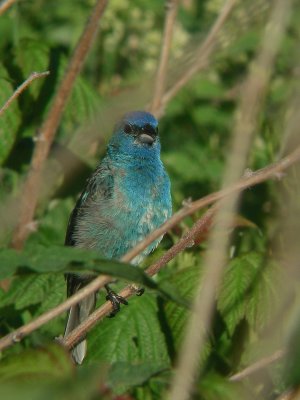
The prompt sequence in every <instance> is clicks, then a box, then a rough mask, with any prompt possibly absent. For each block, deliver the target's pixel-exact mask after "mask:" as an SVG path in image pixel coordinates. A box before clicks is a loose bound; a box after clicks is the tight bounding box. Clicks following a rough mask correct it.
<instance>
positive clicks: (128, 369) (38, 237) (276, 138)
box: [0, 0, 300, 400]
mask: <svg viewBox="0 0 300 400" xmlns="http://www.w3.org/2000/svg"><path fill="white" fill-rule="evenodd" d="M221 3H222V2H220V1H218V0H205V1H201V2H200V1H197V0H192V1H186V2H182V5H181V7H180V10H179V15H178V21H177V26H176V30H175V34H174V40H173V42H174V43H173V48H172V56H171V59H170V71H171V72H170V74H169V77H168V78H169V81H168V85H169V87H172V85H174V83H175V82H176V79H177V77H178V74H179V73H181V72H183V71H184V68H185V65H186V64H185V62H186V63H187V64H188V61H189V60H190V59H191V60H192V61H193V62H196V60H195V52H196V47H197V46H198V45H199V42H200V41H201V40H202V39H203V38H204V37H205V35H206V34H207V32H208V30H209V28H210V27H211V25H212V23H213V21H214V20H215V18H216V17H217V15H218V13H219V10H220V5H221ZM252 3H253V4H252ZM93 4H94V1H93V0H89V1H84V2H79V1H77V2H73V1H72V2H71V1H70V0H68V1H64V2H61V4H60V6H59V7H57V6H56V4H54V2H46V1H45V0H36V1H34V2H16V4H15V5H14V6H12V7H11V9H9V10H8V11H6V13H4V14H3V15H1V16H0V20H1V23H0V36H1V38H2V40H1V42H0V54H1V58H0V106H2V104H4V102H5V101H6V100H7V98H8V97H9V96H10V95H11V94H12V93H13V91H14V90H15V89H16V87H17V86H18V85H20V84H21V83H22V82H23V81H24V80H25V79H26V78H27V77H28V76H29V75H30V73H31V72H33V71H44V70H48V69H49V70H50V71H51V74H50V75H49V77H47V78H44V79H41V80H37V81H36V82H34V83H32V85H30V87H29V88H28V89H27V90H26V91H25V92H24V93H22V95H21V96H20V97H18V99H17V100H15V101H14V102H13V103H12V104H11V105H10V107H9V108H8V109H7V110H6V111H5V112H4V114H3V115H1V116H0V165H1V167H0V181H1V185H0V199H1V204H0V207H2V209H3V208H4V209H6V208H7V210H8V211H7V213H13V212H14V211H11V207H10V200H11V199H13V200H17V201H18V199H17V198H16V194H17V193H18V189H19V188H20V184H21V181H22V178H23V177H24V176H25V174H26V172H27V171H28V168H29V165H30V157H31V155H32V150H33V148H34V144H35V136H36V132H37V129H38V128H39V127H40V125H41V122H42V121H43V120H44V119H45V116H46V115H47V111H48V110H49V106H50V104H51V101H52V100H53V97H54V94H55V91H56V89H57V87H58V84H59V81H60V79H61V78H62V76H63V73H64V71H65V68H66V66H67V63H68V60H69V58H70V55H71V54H72V50H73V49H74V46H75V45H76V42H77V40H78V38H79V36H80V33H81V31H82V28H83V26H84V22H85V20H86V18H87V17H88V15H89V13H90V10H91V8H92V6H93ZM268 11H269V8H268V1H263V0H256V1H254V2H251V1H250V0H246V1H240V2H239V5H238V7H237V11H236V13H235V14H233V16H232V17H231V19H229V21H228V24H227V25H226V27H225V28H226V29H224V31H223V34H222V36H221V38H220V45H219V49H218V52H217V55H215V56H214V57H213V59H212V61H211V64H210V65H209V68H207V69H205V70H204V71H203V72H201V74H199V75H196V76H195V77H194V78H193V79H192V81H191V82H190V83H188V84H187V85H186V86H185V87H184V88H183V89H182V90H181V91H180V92H179V94H178V95H177V96H176V97H175V98H174V99H173V100H172V101H171V102H170V103H169V104H168V105H167V108H166V112H165V115H164V116H163V118H162V119H161V121H160V132H161V142H162V158H163V161H164V163H165V165H166V167H167V169H168V172H169V174H170V177H171V182H172V196H173V203H174V209H175V210H178V209H179V208H180V207H181V204H182V201H183V200H184V199H187V198H193V199H197V198H200V197H201V196H204V195H206V194H208V193H210V192H212V191H214V190H218V189H219V187H220V183H221V179H222V173H223V170H224V165H225V161H226V158H227V157H229V156H230V154H228V148H229V139H230V133H231V128H232V125H233V116H234V111H235V108H236V104H237V99H238V93H239V92H240V87H241V86H240V85H241V82H242V80H243V78H244V77H245V74H246V73H247V70H248V66H249V63H250V62H251V60H252V59H253V56H254V54H255V52H256V50H257V48H258V45H259V43H260V39H261V33H262V30H263V28H264V26H265V23H266V18H267V15H268ZM299 12H300V10H299V7H298V6H297V7H295V10H294V13H293V15H292V18H291V22H290V26H289V29H288V32H287V34H286V36H285V38H284V41H283V44H282V47H281V50H280V54H279V56H278V59H277V61H276V65H275V69H274V73H273V75H272V80H271V84H270V87H269V91H268V96H267V99H266V101H265V105H264V109H263V110H261V114H260V120H259V122H258V125H257V136H256V139H255V143H254V146H253V148H252V150H251V154H250V161H249V168H251V169H258V168H261V167H264V166H266V165H267V164H268V163H271V162H273V161H274V160H275V159H276V156H277V154H278V152H279V151H280V149H281V137H282V136H281V134H282V129H283V122H282V121H283V119H284V118H283V117H284V115H285V112H286V110H287V106H286V104H287V102H288V100H289V98H290V96H291V92H292V89H293V87H294V85H295V81H296V78H297V77H298V75H299V71H298V69H297V68H298V65H297V64H296V62H297V61H298V60H297V59H296V57H297V56H296V55H297V50H296V49H298V43H299V34H300V32H299V24H298V23H297V18H299ZM163 20H164V7H163V6H162V2H161V1H159V0H153V1H151V2H149V1H148V2H146V1H144V0H134V1H129V0H115V1H111V2H109V5H108V8H107V10H106V12H105V14H104V16H103V20H102V21H101V28H100V32H99V34H98V35H97V37H96V40H95V44H94V47H93V49H92V51H91V53H90V55H89V58H88V60H87V62H86V64H85V66H84V70H83V71H82V73H81V74H80V76H79V77H78V78H77V80H76V83H75V87H74V89H73V92H72V96H71V99H70V101H69V102H68V104H67V107H66V110H65V112H64V114H63V119H62V122H61V124H60V126H59V131H58V134H57V136H56V139H55V140H56V141H55V144H54V145H53V146H52V150H51V156H50V161H49V164H48V170H49V171H50V172H53V171H55V174H56V175H55V178H53V177H52V175H49V176H50V177H51V180H52V181H51V180H50V178H49V182H48V175H45V178H44V181H45V182H44V183H45V185H44V186H45V188H46V187H47V186H48V183H49V187H50V189H51V190H50V191H49V192H47V191H46V190H45V194H44V193H43V194H42V195H41V201H40V203H39V207H38V210H37V214H36V218H37V221H36V225H37V226H36V230H35V231H34V232H33V233H32V235H31V236H30V237H29V239H28V241H27V243H26V247H25V249H24V250H23V251H22V252H16V251H14V250H12V249H10V248H8V247H7V244H8V243H9V241H10V238H11V230H12V229H11V226H10V227H7V225H6V224H5V223H4V221H3V223H2V225H3V227H2V228H1V229H0V231H1V232H0V237H1V239H3V240H2V243H1V246H2V249H1V250H0V263H1V267H0V280H1V282H0V283H1V286H0V287H1V289H0V332H1V335H5V334H8V333H10V332H12V331H13V330H14V329H16V328H18V327H19V326H21V325H23V324H25V323H27V322H29V321H31V320H33V319H34V318H36V317H37V316H39V315H41V314H42V313H43V312H45V311H47V310H49V309H51V308H52V307H55V306H56V305H58V304H60V303H61V302H62V301H63V300H64V299H65V292H66V290H65V282H64V278H63V274H64V272H70V271H72V272H74V271H75V272H76V271H81V270H88V271H94V272H100V273H105V274H106V273H109V274H110V275H113V276H115V277H118V278H119V282H118V285H120V287H122V286H124V284H126V282H128V281H134V282H136V283H139V284H140V285H142V286H145V287H146V293H145V294H144V295H143V296H142V297H134V298H131V299H130V300H129V305H128V307H122V311H121V313H120V314H119V315H117V316H116V317H115V318H113V319H109V318H106V319H105V320H104V321H102V322H101V323H100V324H98V325H97V326H96V327H95V328H94V329H93V330H92V331H91V332H90V333H89V334H88V356H87V359H86V361H85V365H83V367H80V368H77V369H76V368H75V367H74V365H73V364H72V362H71V361H70V358H69V355H68V354H67V353H66V352H65V351H64V350H63V349H62V348H61V347H60V346H59V345H58V344H53V338H54V337H57V336H59V335H60V334H61V333H62V332H63V330H64V323H65V317H64V316H61V317H59V318H57V319H56V320H53V321H51V322H50V323H48V324H47V325H45V326H43V327H42V328H41V329H40V330H38V331H36V332H34V333H33V334H32V335H30V336H29V337H27V338H26V339H25V340H24V341H22V342H21V343H17V344H16V345H15V346H13V347H11V348H9V349H7V350H5V351H3V353H2V354H1V364H0V397H1V398H9V399H19V398H22V399H27V398H28V399H31V400H32V399H40V398H43V399H47V398H49V399H50V398H51V399H52V398H55V399H56V398H57V399H68V398H70V399H71V398H72V399H94V398H101V399H102V398H103V399H117V398H118V399H121V398H122V399H128V400H130V399H138V400H147V399H154V400H155V399H161V398H164V396H165V394H166V391H167V388H168V385H169V383H170V380H171V376H172V374H173V372H174V363H175V362H176V360H177V357H178V354H179V351H180V345H181V343H182V339H183V337H184V334H185V329H186V322H187V320H188V317H189V315H190V312H191V311H190V310H189V307H188V303H187V300H189V301H191V300H192V299H193V295H194V293H195V290H196V287H197V285H198V283H199V282H201V278H202V275H203V257H202V256H203V253H204V251H205V249H206V243H205V242H204V243H202V244H201V245H196V246H194V247H193V248H190V249H188V250H187V251H185V252H183V253H181V254H179V255H178V256H177V257H176V258H175V259H174V260H172V261H171V262H170V263H169V264H168V265H167V267H166V268H164V270H163V271H161V273H160V274H159V276H158V277H157V278H155V279H150V278H148V277H147V276H146V275H145V273H144V272H143V271H142V269H137V268H135V267H133V266H131V265H128V264H121V263H120V262H117V261H115V260H112V261H108V260H103V259H101V257H100V256H99V255H97V254H94V253H93V252H88V251H84V250H82V249H71V248H65V247H63V242H64V235H65V231H66V226H67V222H68V217H69V214H70V212H71V210H72V207H73V206H74V204H75V201H76V197H77V196H78V193H79V192H80V189H81V188H82V187H83V185H84V182H85V179H86V178H87V176H88V175H89V174H90V172H91V171H92V168H94V167H95V165H96V164H97V162H98V160H99V159H100V158H101V156H102V155H103V152H104V142H105V141H106V138H107V137H108V135H109V134H110V132H111V128H112V123H113V122H114V121H115V119H116V116H115V115H113V117H111V115H110V114H111V113H113V114H114V110H115V109H116V110H119V108H118V107H119V106H116V104H117V103H118V102H120V103H122V102H124V98H125V99H126V106H127V105H131V103H132V104H138V105H139V107H140V108H141V106H140V104H141V103H142V104H144V103H143V102H142V101H141V99H144V98H145V96H146V94H147V93H146V94H145V93H144V92H147V91H148V90H149V88H150V87H151V85H152V80H153V74H154V72H155V69H156V67H157V60H158V57H159V53H160V44H161V36H162V30H163ZM193 57H194V58H193ZM297 74H298V75H297ZM140 88H141V91H143V94H141V93H140V91H139V89H140ZM118 104H119V103H118ZM122 107H123V106H122ZM122 107H121V106H120V108H122ZM110 110H112V111H110ZM98 114H100V116H98ZM295 181H297V179H295V180H294V182H293V184H291V186H289V187H288V188H285V190H286V191H291V192H292V193H294V190H295V189H294V186H293V185H296V184H295ZM298 181H299V179H298ZM50 183H51V184H50ZM278 186H279V185H278V184H277V183H276V182H266V183H263V184H262V185H260V186H259V187H255V188H253V189H251V190H248V191H247V192H246V193H245V194H244V198H243V203H242V204H241V209H240V214H241V215H242V216H243V218H241V217H240V216H237V220H238V219H239V220H240V221H244V222H242V223H237V224H236V225H237V226H236V227H235V229H234V234H233V241H232V249H231V250H232V251H231V254H230V257H229V258H230V260H229V262H228V264H227V266H226V269H225V273H224V277H223V281H222V284H221V286H220V287H219V288H218V296H217V299H216V306H217V307H216V313H215V318H214V321H213V324H212V328H211V332H209V337H208V340H207V343H206V345H205V349H204V352H203V354H201V357H199V359H200V363H201V366H202V371H203V372H202V376H201V378H200V379H199V381H198V382H197V384H196V387H195V393H194V398H195V399H203V400H217V399H241V398H243V399H248V398H249V399H251V398H258V399H259V398H264V399H273V398H274V394H275V393H277V392H280V391H283V390H284V389H285V387H286V386H287V385H288V384H291V380H289V379H285V378H284V377H282V376H281V377H280V379H279V378H278V377H277V378H274V376H275V374H274V371H273V372H272V371H271V373H270V374H271V375H270V376H271V377H270V379H269V380H270V381H271V382H272V384H270V382H269V381H268V384H265V385H264V384H260V381H259V379H258V380H257V381H256V382H254V384H253V385H246V384H243V383H233V382H229V381H228V377H229V376H230V375H232V374H234V373H235V372H237V371H238V370H240V369H241V368H242V367H243V366H244V364H245V360H246V359H247V357H248V353H249V349H259V348H260V344H261V343H263V341H262V337H263V335H264V334H265V332H266V331H267V330H268V329H269V330H270V329H271V327H272V323H274V319H275V320H276V317H277V318H278V315H277V314H276V313H277V312H278V308H277V305H278V303H279V298H278V297H280V296H278V293H279V292H280V293H282V292H281V289H280V282H282V281H286V279H287V278H286V275H285V272H284V271H283V268H282V265H284V263H283V262H282V263H281V262H278V261H274V260H272V258H271V257H270V253H272V250H271V248H272V240H273V236H275V234H274V232H276V233H278V231H276V229H278V228H277V225H276V224H277V222H276V220H275V218H274V210H275V209H276V207H277V206H278V204H279V203H280V201H281V200H280V197H279V196H278ZM199 215H200V213H197V214H196V216H195V217H194V216H193V217H191V218H189V219H187V220H185V221H184V222H182V223H180V224H179V225H178V226H177V227H176V228H175V229H174V230H173V231H172V232H170V233H169V234H168V235H166V237H165V239H164V241H163V242H162V245H161V246H160V248H159V249H158V250H157V253H155V254H154V256H150V257H149V260H146V264H147V265H149V264H150V259H151V260H152V259H153V258H157V256H158V254H160V253H162V252H163V250H165V249H166V248H167V247H169V246H170V245H172V244H173V243H174V242H176V241H177V240H178V239H179V236H181V234H182V233H184V232H185V231H186V230H187V228H188V227H189V226H190V225H191V223H192V222H193V218H196V217H198V216H199ZM223 234H227V233H223ZM278 236H279V239H278V242H280V240H281V237H280V234H278ZM228 256H229V255H228ZM281 261H282V260H281ZM7 279H9V287H7ZM288 282H290V281H288ZM295 287H296V288H297V282H293V283H291V286H290V290H291V291H293V290H295ZM103 301H104V296H103V295H102V293H101V294H100V296H99V301H98V303H99V304H101V303H102V302H103ZM284 317H285V316H284ZM280 318H283V317H280ZM287 319H288V318H287ZM297 332H298V331H297ZM247 349H248V350H247ZM247 351H248V352H247ZM254 353H255V352H254ZM298 353H299V351H298V352H297V353H296V354H298ZM255 354H256V353H255ZM257 354H258V355H257V358H259V355H260V354H261V353H260V352H258V351H257ZM248 358H249V357H248ZM294 364H295V365H296V366H297V365H298V364H297V360H295V361H294ZM296 369H297V368H294V369H293V377H294V375H295V379H294V380H293V382H292V383H293V384H294V382H296V383H299V382H298V381H299V379H298V375H297V374H296ZM272 374H273V375H272ZM283 375H284V374H283ZM36 382H38V384H37V385H36ZM15 383H18V385H15ZM33 383H34V384H33ZM19 384H20V385H19ZM270 387H271V389H270ZM83 388H84V390H83ZM51 396H52V397H51ZM116 396H123V397H116Z"/></svg>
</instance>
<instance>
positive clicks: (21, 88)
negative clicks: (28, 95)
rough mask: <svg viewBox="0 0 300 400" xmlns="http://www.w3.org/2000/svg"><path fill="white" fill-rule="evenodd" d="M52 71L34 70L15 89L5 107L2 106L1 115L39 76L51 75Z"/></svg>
mask: <svg viewBox="0 0 300 400" xmlns="http://www.w3.org/2000/svg"><path fill="white" fill-rule="evenodd" d="M49 74H50V71H45V72H32V73H31V74H30V76H29V77H28V78H27V79H26V81H24V82H23V83H22V84H21V85H20V86H19V87H17V89H16V90H15V91H14V93H13V94H12V95H11V96H10V98H9V99H8V100H7V101H6V103H5V104H4V105H3V107H1V108H0V117H1V115H2V114H3V113H4V111H5V110H7V109H8V107H9V106H10V104H11V103H12V102H13V101H14V100H15V99H16V98H17V97H18V96H20V94H21V93H22V92H24V90H25V89H26V88H27V87H28V86H29V85H30V84H31V83H32V82H33V81H34V80H36V79H39V78H44V77H45V76H47V75H49Z"/></svg>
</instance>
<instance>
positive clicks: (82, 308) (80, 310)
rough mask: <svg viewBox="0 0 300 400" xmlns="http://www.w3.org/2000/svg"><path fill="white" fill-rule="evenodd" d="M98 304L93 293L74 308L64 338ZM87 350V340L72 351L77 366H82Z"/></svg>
mask: <svg viewBox="0 0 300 400" xmlns="http://www.w3.org/2000/svg"><path fill="white" fill-rule="evenodd" d="M95 304H96V294H95V293H93V294H91V295H89V296H87V297H86V298H85V299H83V300H81V301H80V302H79V303H78V304H76V305H75V306H72V307H71V309H70V311H69V316H68V321H67V325H66V329H65V333H64V337H65V336H67V335H68V334H69V333H70V332H71V331H73V330H74V329H75V328H76V327H77V326H78V325H79V324H81V323H82V322H83V321H84V320H85V319H87V317H88V316H89V315H90V314H91V313H92V312H93V310H94V308H95ZM86 350H87V342H86V339H83V340H82V341H81V342H79V343H78V344H77V345H76V346H75V347H74V348H73V349H72V352H71V354H72V357H73V360H74V361H75V362H76V364H81V363H82V361H83V359H84V357H85V355H86Z"/></svg>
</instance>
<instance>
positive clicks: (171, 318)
mask: <svg viewBox="0 0 300 400" xmlns="http://www.w3.org/2000/svg"><path fill="white" fill-rule="evenodd" d="M181 258H188V256H187V255H185V257H183V255H182V257H181ZM189 258H190V259H191V256H190V257H189ZM191 261H192V260H191ZM178 262H179V263H180V260H179V261H178ZM185 262H186V260H185ZM192 262H193V261H192ZM200 273H201V270H200V268H199V266H193V267H189V268H184V269H183V270H181V271H178V272H176V273H175V274H173V275H172V277H171V278H168V281H170V283H171V284H172V285H173V286H175V287H176V288H177V290H178V293H179V294H180V296H182V297H183V298H186V299H189V300H191V299H192V298H193V295H194V292H195V289H196V287H197V283H198V282H199V278H200ZM165 313H166V319H167V322H168V325H169V328H170V332H171V334H172V340H173V341H174V346H175V348H176V349H177V348H179V347H180V344H181V341H182V338H183V335H184V332H185V327H186V322H187V319H188V317H189V313H188V312H187V310H186V309H183V308H182V307H178V305H176V304H173V303H170V302H168V303H167V304H166V306H165Z"/></svg>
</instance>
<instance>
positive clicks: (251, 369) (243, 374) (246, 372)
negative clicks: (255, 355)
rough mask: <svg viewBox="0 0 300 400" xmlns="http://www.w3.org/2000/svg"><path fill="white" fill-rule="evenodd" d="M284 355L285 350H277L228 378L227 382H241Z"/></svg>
mask: <svg viewBox="0 0 300 400" xmlns="http://www.w3.org/2000/svg"><path fill="white" fill-rule="evenodd" d="M285 355H286V351H285V350H277V351H275V353H273V354H272V355H270V356H267V357H264V358H261V359H260V360H258V361H256V362H255V363H253V364H251V365H249V366H248V367H246V368H245V369H243V370H242V371H240V372H237V373H236V374H234V375H232V376H230V377H229V380H230V381H231V382H237V381H241V380H242V379H245V378H248V376H250V375H252V374H254V373H255V372H257V371H260V370H261V369H262V368H265V367H267V366H268V365H270V364H272V363H274V362H275V361H278V360H280V359H282V358H283V357H284V356H285Z"/></svg>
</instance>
